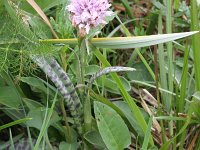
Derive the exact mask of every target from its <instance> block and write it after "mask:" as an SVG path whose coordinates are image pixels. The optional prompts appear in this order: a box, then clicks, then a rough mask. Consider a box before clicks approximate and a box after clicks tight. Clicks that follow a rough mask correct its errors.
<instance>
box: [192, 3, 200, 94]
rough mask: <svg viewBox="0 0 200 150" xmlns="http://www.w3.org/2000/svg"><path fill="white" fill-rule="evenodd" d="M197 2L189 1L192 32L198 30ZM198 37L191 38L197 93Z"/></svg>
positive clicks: (199, 71)
mask: <svg viewBox="0 0 200 150" xmlns="http://www.w3.org/2000/svg"><path fill="white" fill-rule="evenodd" d="M197 6H198V5H197V1H196V0H192V1H191V13H190V14H191V29H192V30H199V19H198V16H197V15H196V14H198V9H197ZM199 41H200V35H199V34H196V35H194V36H192V48H193V56H194V68H195V80H196V88H197V90H198V91H199V90H200V61H199V56H200V51H199V47H200V42H199Z"/></svg>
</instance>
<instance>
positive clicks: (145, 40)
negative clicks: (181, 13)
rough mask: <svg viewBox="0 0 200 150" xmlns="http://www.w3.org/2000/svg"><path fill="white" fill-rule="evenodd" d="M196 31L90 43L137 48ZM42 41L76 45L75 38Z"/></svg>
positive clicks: (97, 45)
mask: <svg viewBox="0 0 200 150" xmlns="http://www.w3.org/2000/svg"><path fill="white" fill-rule="evenodd" d="M196 33H198V31H193V32H182V33H171V34H158V35H149V36H135V37H111V38H93V39H91V43H92V44H93V45H94V46H96V47H100V48H112V49H127V48H138V47H146V46H151V45H156V44H160V43H166V42H170V41H174V40H177V39H181V38H184V37H187V36H191V35H193V34H196ZM40 42H44V43H66V44H72V45H77V43H78V40H77V39H47V40H40Z"/></svg>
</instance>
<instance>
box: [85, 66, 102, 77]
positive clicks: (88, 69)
mask: <svg viewBox="0 0 200 150" xmlns="http://www.w3.org/2000/svg"><path fill="white" fill-rule="evenodd" d="M99 70H100V67H99V66H97V65H90V66H86V67H85V75H93V74H95V73H96V72H98V71H99Z"/></svg>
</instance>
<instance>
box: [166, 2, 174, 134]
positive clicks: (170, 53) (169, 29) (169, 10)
mask: <svg viewBox="0 0 200 150" xmlns="http://www.w3.org/2000/svg"><path fill="white" fill-rule="evenodd" d="M166 29H167V33H172V0H167V16H166ZM167 54H168V86H169V88H168V89H169V91H173V88H174V87H173V49H172V42H169V43H167ZM167 99H168V101H167V102H168V103H167V105H166V108H167V111H168V112H170V115H172V110H171V108H172V106H171V102H172V96H171V95H168V98H167ZM169 133H170V136H171V137H173V121H170V122H169Z"/></svg>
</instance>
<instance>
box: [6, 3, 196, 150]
mask: <svg viewBox="0 0 200 150" xmlns="http://www.w3.org/2000/svg"><path fill="white" fill-rule="evenodd" d="M27 1H28V3H29V4H30V5H31V6H32V7H33V8H34V9H35V10H36V11H37V13H38V14H39V16H40V17H41V18H42V19H43V20H44V22H45V23H46V24H47V25H48V27H49V28H50V30H51V32H52V34H53V35H54V37H57V39H48V38H39V39H38V37H37V36H36V37H35V36H34V38H33V40H34V42H32V45H34V46H35V45H37V46H38V45H43V44H44V45H45V44H50V45H51V46H52V47H54V48H55V49H56V48H57V47H60V46H61V47H64V48H65V47H69V49H71V50H72V52H74V53H75V55H76V58H77V61H76V63H75V64H76V73H75V75H74V78H72V77H71V75H70V71H68V70H67V68H66V65H63V64H65V63H64V62H66V58H65V57H63V56H62V55H63V53H61V56H60V57H61V61H60V62H61V63H59V62H58V60H59V59H57V57H54V56H52V55H51V56H46V55H45V54H44V55H42V56H41V55H40V54H37V53H36V54H35V53H28V57H29V58H31V60H32V61H33V62H34V63H35V64H37V65H38V66H39V67H40V69H41V70H43V72H44V73H45V74H46V75H47V76H48V78H49V79H50V80H51V81H52V83H53V84H54V87H55V88H56V89H57V90H56V94H55V95H56V96H55V97H54V100H53V104H52V107H51V108H50V113H49V114H48V115H47V118H46V120H45V119H44V122H43V123H44V125H42V127H41V128H40V130H41V132H40V134H39V138H38V139H37V140H36V141H34V146H32V149H34V150H37V149H38V148H39V147H40V146H41V145H40V143H41V140H42V137H44V136H45V135H46V134H47V131H48V127H49V126H50V125H49V122H50V118H51V117H52V116H51V115H52V114H53V110H54V107H55V103H56V101H57V99H59V98H58V97H59V96H60V97H61V98H62V101H61V105H60V107H61V109H62V114H63V115H62V117H63V120H64V125H60V123H57V124H56V125H55V126H56V127H57V128H58V129H59V130H61V131H63V132H64V134H65V137H66V141H65V143H64V144H63V143H62V144H61V146H60V147H64V148H69V147H70V146H71V147H73V148H74V149H78V148H79V147H81V148H82V149H93V148H94V147H95V148H98V149H109V150H116V149H117V150H122V149H125V148H128V147H129V146H130V144H131V139H132V137H131V134H132V133H134V134H136V135H137V136H138V137H139V139H146V140H147V141H145V140H144V143H145V144H144V143H139V144H140V145H143V146H142V147H143V148H144V149H145V148H147V147H149V148H155V144H154V139H153V137H152V135H151V134H150V132H151V126H152V122H153V121H154V118H153V117H154V116H153V115H152V116H150V117H149V119H148V122H147V120H145V116H144V115H143V113H142V112H141V110H140V108H139V106H137V105H136V102H135V99H134V98H133V97H132V96H131V95H130V93H129V92H128V90H127V89H126V87H125V84H124V82H123V81H124V80H122V78H120V77H119V75H118V74H117V72H124V71H125V72H131V71H137V70H136V69H134V68H130V67H123V66H111V64H110V62H109V61H108V60H107V59H106V56H105V54H106V53H104V55H103V54H102V53H101V50H102V49H113V50H115V49H127V48H135V51H136V52H137V54H138V56H139V57H140V59H141V60H142V62H143V63H144V64H145V67H146V68H147V69H148V71H149V73H150V75H151V76H152V78H153V79H154V80H156V77H155V74H154V72H153V71H152V69H151V68H150V66H149V65H148V63H147V62H146V60H145V59H144V57H143V56H142V54H141V53H140V51H139V50H138V49H137V48H139V47H146V46H151V45H156V44H160V43H165V42H170V41H174V40H177V39H180V38H184V37H187V36H190V35H193V34H195V33H197V32H195V31H194V32H183V33H171V34H160V35H151V36H141V37H136V36H131V33H130V32H129V31H128V30H127V29H126V27H125V26H124V24H123V23H121V27H122V29H123V31H124V33H125V35H126V36H127V37H105V38H104V37H103V38H99V37H98V34H99V33H100V32H101V29H103V28H104V27H105V25H106V24H109V22H110V21H112V19H114V18H115V17H116V18H117V19H118V20H119V18H118V16H117V13H115V12H113V11H112V10H111V3H109V1H108V0H71V1H69V2H68V3H67V5H66V6H64V8H63V9H64V13H63V14H65V15H63V16H64V17H66V18H62V19H66V20H68V19H69V20H70V21H71V24H70V25H71V26H72V27H73V28H74V29H75V30H76V32H75V33H77V35H75V36H74V37H75V38H71V37H72V36H71V35H70V36H69V37H67V38H66V39H59V36H57V34H56V32H55V31H54V29H53V27H52V26H51V23H52V22H53V21H51V22H49V20H48V18H47V17H46V15H45V14H44V12H43V11H42V10H41V9H40V7H39V6H38V5H37V3H35V1H31V0H27ZM4 3H5V6H6V8H7V9H8V10H9V11H8V12H9V13H10V15H13V14H15V17H14V18H19V20H20V21H19V20H18V19H17V20H15V21H16V22H21V24H22V26H23V27H24V28H26V29H27V31H30V32H31V27H33V24H31V23H32V22H31V20H29V21H26V23H25V21H22V18H23V17H22V16H23V15H24V16H25V15H28V13H25V12H24V11H21V12H20V10H19V8H17V9H16V10H15V9H14V8H16V7H15V5H13V3H12V2H10V1H7V0H4ZM19 12H20V13H19ZM18 13H19V14H20V15H19V14H18ZM32 19H33V18H32ZM119 21H120V20H119ZM120 22H121V21H120ZM57 28H59V27H57ZM70 29H71V28H70ZM70 33H71V34H73V32H70ZM18 42H19V43H20V41H18ZM12 44H16V43H12ZM17 44H18V43H17ZM20 44H21V43H20ZM22 44H23V42H22ZM26 48H27V47H26ZM39 48H40V47H39ZM64 54H65V53H64ZM91 57H96V58H97V59H98V61H99V62H100V64H101V66H102V67H98V69H97V70H95V71H93V72H92V73H90V75H91V76H90V77H88V76H87V75H86V72H87V71H86V68H88V66H90V65H91V64H90V63H91V62H90V59H91ZM62 63H63V64H62ZM63 66H64V67H63ZM77 70H78V71H77ZM71 72H73V71H71ZM107 74H109V75H110V77H111V78H112V81H113V82H114V84H115V86H116V89H117V91H118V94H120V95H121V96H122V99H123V100H124V102H125V103H115V104H114V103H112V102H111V101H109V100H108V99H107V98H106V97H105V95H104V94H103V92H102V93H101V92H96V91H95V90H96V89H97V91H98V90H99V87H98V86H96V84H95V81H96V80H97V79H98V78H99V77H101V76H103V75H107ZM104 79H105V78H103V77H102V82H103V81H105V80H104ZM74 80H75V81H74ZM107 81H108V80H107ZM22 82H23V80H22ZM26 82H27V81H26ZM75 84H76V86H75ZM103 84H104V83H103ZM102 87H103V85H102ZM52 89H53V88H52ZM102 91H103V90H102ZM57 95H58V96H57ZM124 108H127V109H124ZM66 109H68V110H69V112H70V113H69V114H68V113H67V110H66ZM70 119H71V120H70ZM33 120H34V118H33ZM45 121H47V123H46V125H45ZM27 124H28V125H30V124H31V121H27ZM134 124H137V126H134ZM78 141H80V143H81V144H80V143H78ZM47 143H48V144H49V145H50V146H49V147H50V148H51V149H52V147H51V144H50V143H49V141H48V138H47ZM30 147H31V146H30Z"/></svg>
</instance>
